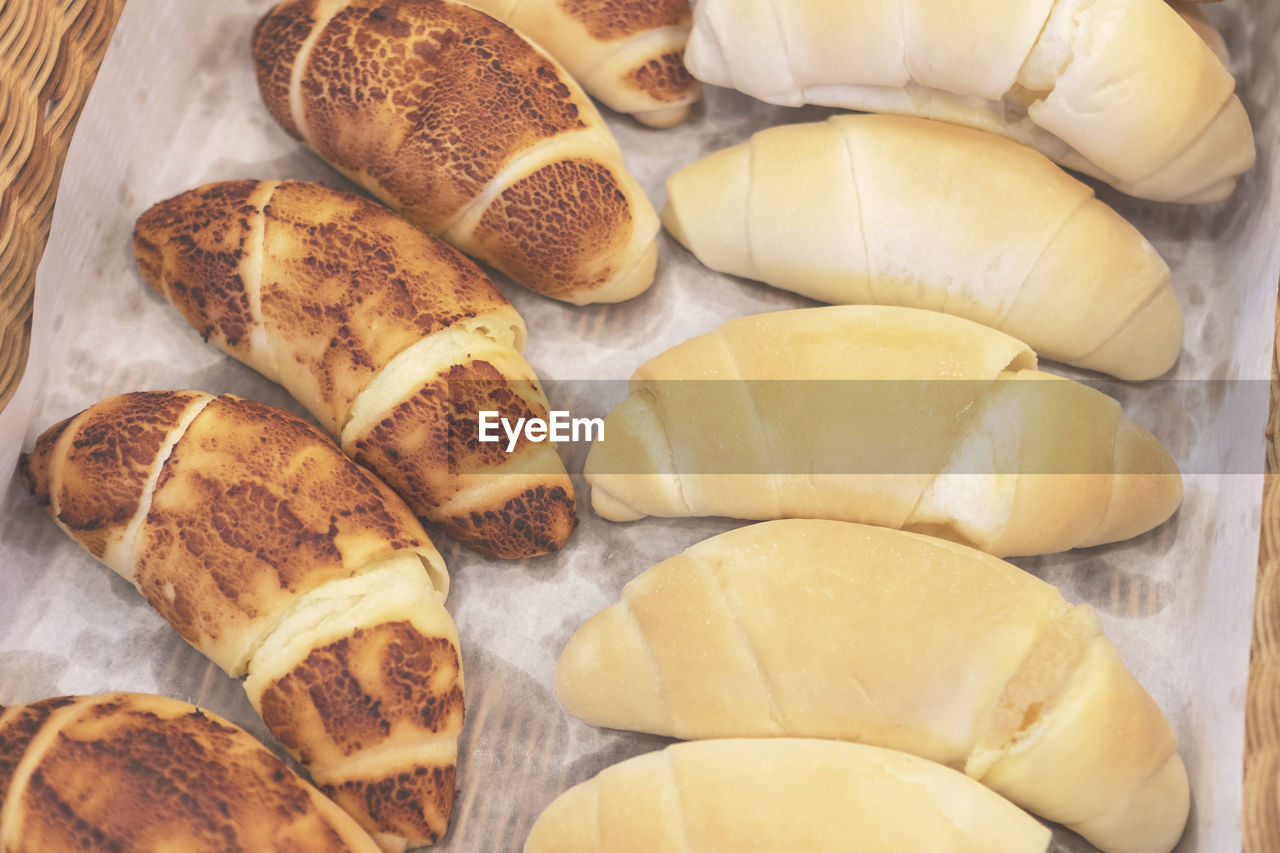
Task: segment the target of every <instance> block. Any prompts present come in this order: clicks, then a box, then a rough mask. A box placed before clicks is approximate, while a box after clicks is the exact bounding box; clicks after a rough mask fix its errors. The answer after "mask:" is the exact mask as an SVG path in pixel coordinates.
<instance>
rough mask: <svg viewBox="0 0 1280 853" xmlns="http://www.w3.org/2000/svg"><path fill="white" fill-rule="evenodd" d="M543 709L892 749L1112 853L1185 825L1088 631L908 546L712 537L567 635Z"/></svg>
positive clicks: (765, 530) (1123, 683)
mask: <svg viewBox="0 0 1280 853" xmlns="http://www.w3.org/2000/svg"><path fill="white" fill-rule="evenodd" d="M556 693H557V694H558V695H559V697H560V699H561V701H562V702H564V704H565V707H566V708H568V710H569V712H570V713H572V714H574V715H575V716H577V717H580V718H581V719H583V720H585V721H586V722H588V723H591V724H593V725H598V726H610V727H613V728H622V729H636V730H639V731H645V732H652V733H654V734H660V735H667V736H673V737H680V738H721V737H822V738H839V739H844V740H854V741H859V742H862V743H870V744H874V745H876V746H882V747H889V748H892V749H899V750H903V751H905V752H909V753H912V754H913V755H919V756H921V757H923V758H927V759H929V760H931V761H937V762H940V763H942V764H946V765H948V766H950V767H954V768H956V769H963V770H964V771H965V772H966V773H967V774H968V775H969V776H970V777H972V778H974V779H976V780H978V781H981V782H984V783H986V784H988V785H990V786H991V787H993V788H994V789H995V790H996V791H997V792H999V793H1000V794H1003V795H1004V796H1006V797H1008V798H1009V799H1010V800H1012V801H1013V802H1014V803H1016V804H1018V805H1020V806H1022V807H1023V808H1026V809H1030V810H1031V811H1034V812H1036V813H1038V814H1040V815H1041V816H1042V817H1046V818H1048V819H1050V820H1055V821H1059V822H1061V823H1065V824H1067V825H1068V826H1069V827H1070V828H1072V829H1075V830H1076V831H1077V832H1080V833H1081V834H1083V835H1084V836H1085V837H1086V838H1088V839H1089V840H1090V841H1091V842H1092V843H1094V844H1096V845H1097V846H1098V847H1099V848H1101V849H1102V850H1105V851H1115V853H1167V851H1168V850H1170V849H1172V847H1173V846H1174V844H1176V843H1177V841H1178V837H1179V836H1180V835H1181V833H1182V827H1183V825H1184V824H1185V823H1186V819H1187V810H1188V802H1189V794H1188V786H1187V775H1186V770H1185V768H1184V767H1183V765H1182V761H1181V760H1180V759H1179V757H1178V754H1177V742H1176V740H1175V738H1174V735H1173V732H1172V730H1171V729H1170V727H1169V723H1168V722H1167V721H1166V720H1165V718H1164V716H1163V715H1162V714H1161V712H1160V709H1159V707H1157V706H1156V704H1155V702H1153V701H1152V699H1151V697H1150V696H1148V695H1147V693H1146V691H1145V690H1143V689H1142V686H1141V685H1140V684H1138V682H1137V681H1136V680H1135V679H1134V677H1133V675H1131V674H1130V673H1129V671H1128V670H1127V669H1126V668H1125V666H1124V664H1123V663H1122V662H1121V661H1120V658H1119V656H1118V654H1117V653H1116V650H1115V648H1114V646H1112V644H1111V643H1110V641H1108V640H1107V639H1106V638H1105V637H1103V636H1102V632H1101V627H1100V626H1099V623H1098V618H1097V616H1096V615H1095V614H1094V612H1093V611H1092V610H1091V609H1090V608H1089V607H1088V606H1084V605H1081V606H1076V607H1073V606H1071V605H1070V604H1068V603H1067V602H1066V601H1064V600H1063V598H1062V595H1061V594H1060V593H1059V592H1058V590H1056V589H1055V588H1053V587H1052V586H1050V585H1049V584H1046V583H1044V582H1043V581H1040V580H1038V579H1036V578H1035V577H1034V576H1032V575H1030V574H1027V573H1026V572H1023V571H1022V570H1020V569H1018V568H1017V567H1015V566H1012V565H1010V564H1008V563H1005V562H1003V561H1001V560H998V559H996V558H995V557H991V556H988V555H987V554H984V553H982V552H980V551H975V550H973V549H971V548H966V547H964V546H962V545H956V544H954V543H951V542H946V541H943V540H940V539H932V538H929V537H926V536H920V535H918V534H914V533H903V532H901V531H896V530H886V529H884V528H879V527H867V526H864V525H858V524H848V523H845V522H839V521H811V520H794V519H793V520H786V521H770V522H765V523H763V524H755V525H751V526H748V527H744V528H739V529H737V530H731V531H729V532H728V533H723V534H721V535H719V536H715V537H712V538H711V539H708V540H706V541H705V542H701V543H699V544H697V545H695V546H693V547H692V548H689V549H688V550H687V551H685V552H684V553H682V554H679V555H677V556H675V557H672V558H671V559H669V560H665V561H663V562H662V563H659V564H658V565H656V566H654V567H653V568H651V569H649V570H648V571H646V572H645V573H644V574H642V575H640V576H639V577H638V578H636V579H635V580H633V581H632V582H631V583H629V584H627V586H626V587H625V588H624V589H623V591H622V600H621V601H620V602H619V603H617V604H614V605H612V606H611V607H608V608H606V609H605V610H603V611H602V612H600V613H597V614H596V615H595V616H593V617H592V618H591V619H589V620H588V621H587V622H586V623H585V624H584V625H583V626H582V627H581V628H579V629H578V631H577V633H575V634H574V635H573V637H572V639H570V640H569V643H568V645H567V646H566V647H565V649H564V653H563V655H562V656H561V658H560V663H559V665H558V666H557V668H556Z"/></svg>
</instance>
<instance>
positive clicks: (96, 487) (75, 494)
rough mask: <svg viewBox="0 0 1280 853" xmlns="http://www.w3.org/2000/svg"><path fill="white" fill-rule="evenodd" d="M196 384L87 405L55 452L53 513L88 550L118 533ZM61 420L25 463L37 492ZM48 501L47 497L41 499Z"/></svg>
mask: <svg viewBox="0 0 1280 853" xmlns="http://www.w3.org/2000/svg"><path fill="white" fill-rule="evenodd" d="M200 396H201V395H200V394H199V393H196V392H182V393H169V392H151V391H141V392H135V393H132V394H124V395H122V396H119V397H113V398H111V399H110V400H105V401H103V402H102V403H100V404H98V405H97V406H94V407H92V408H90V409H88V410H87V411H86V412H84V413H83V414H82V416H80V418H79V420H78V421H76V431H75V434H74V435H72V436H71V441H70V443H69V444H68V445H67V448H66V455H65V456H64V457H63V458H62V460H61V472H60V473H61V489H60V490H59V492H58V495H57V506H58V516H57V517H58V521H60V522H62V524H64V525H65V526H66V528H67V530H68V531H69V532H70V533H71V534H72V535H73V536H74V537H75V538H76V540H77V541H79V542H80V544H81V545H83V546H84V547H85V548H86V549H87V550H88V551H89V553H91V554H93V556H95V557H97V558H99V559H101V558H102V557H103V556H104V553H105V551H106V546H107V543H108V541H109V540H111V539H112V538H116V537H118V536H120V535H121V534H122V533H123V531H124V528H125V526H126V525H128V523H129V520H130V519H131V518H133V516H134V513H136V512H137V511H138V505H139V501H141V499H142V496H143V492H144V490H145V487H146V484H147V481H148V479H149V478H150V476H151V471H152V468H153V467H154V464H155V457H156V454H157V453H159V452H160V448H161V447H162V446H163V445H164V442H165V440H166V439H167V438H168V436H169V433H170V431H171V430H172V429H173V427H174V425H175V424H176V423H177V422H178V419H179V417H180V416H181V414H182V412H183V411H184V410H185V409H186V408H187V407H188V406H189V405H191V403H192V402H193V401H195V400H196V399H197V398H198V397H200ZM66 424H67V422H66V421H64V422H63V423H62V424H59V425H58V426H55V427H53V428H52V429H51V430H49V431H48V432H46V433H45V435H43V436H41V438H40V441H39V442H38V443H37V445H36V450H35V453H34V456H35V457H38V458H39V459H41V460H42V461H40V462H39V463H32V464H31V465H30V467H29V468H28V471H29V472H30V475H31V476H32V478H33V479H32V482H33V483H34V484H35V488H34V490H35V491H36V493H37V495H40V494H42V493H44V492H45V490H46V489H47V488H48V485H47V479H46V480H45V481H44V483H36V482H35V477H36V475H37V472H44V473H42V474H40V476H41V477H45V478H47V477H48V473H47V472H48V466H49V462H48V460H47V456H48V454H49V453H50V452H51V451H52V450H53V447H54V445H55V444H56V442H57V438H58V436H59V435H60V434H61V432H62V430H63V429H64V428H65V426H66ZM46 506H47V504H46Z"/></svg>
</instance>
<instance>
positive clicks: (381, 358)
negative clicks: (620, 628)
mask: <svg viewBox="0 0 1280 853" xmlns="http://www.w3.org/2000/svg"><path fill="white" fill-rule="evenodd" d="M133 245H134V254H135V256H136V258H137V261H138V268H139V269H140V270H141V271H142V274H143V276H144V277H145V278H146V280H147V281H148V282H149V283H150V284H151V286H152V287H154V288H155V289H156V290H157V291H159V292H160V294H162V295H163V296H164V297H165V298H167V299H168V300H169V301H170V302H172V303H173V304H174V305H175V306H176V307H177V308H178V310H179V311H181V312H182V315H183V316H184V317H186V318H187V321H188V322H190V323H191V325H192V326H194V327H195V328H196V330H197V331H199V332H200V334H201V335H203V336H204V337H205V339H206V340H209V341H211V342H212V343H214V344H215V345H217V346H218V347H219V348H220V349H222V350H223V351H225V352H227V353H230V354H231V355H233V356H235V357H236V358H238V359H240V360H241V361H243V362H244V363H245V364H248V365H249V366H250V367H253V368H254V369H256V370H258V371H259V372H260V373H262V374H263V375H265V376H267V377H268V378H270V379H273V380H274V381H276V382H279V383H280V384H282V385H284V387H285V388H287V389H288V390H289V392H290V393H292V394H293V396H294V397H295V398H297V400H298V402H300V403H302V404H303V405H304V406H305V407H306V408H307V409H308V410H309V411H310V412H311V413H312V414H313V415H315V417H316V419H317V420H318V421H320V423H321V424H323V425H324V426H325V428H326V429H328V430H329V431H330V432H331V433H332V434H333V435H334V436H337V437H338V438H339V439H340V442H341V444H342V448H343V450H345V451H346V452H347V454H348V455H350V456H351V457H352V458H353V459H355V460H356V461H357V462H359V463H360V464H361V465H364V466H365V467H367V468H369V469H370V470H372V471H373V472H374V473H375V474H377V475H378V476H379V477H381V478H382V479H383V480H384V481H385V482H386V483H387V484H388V485H390V486H391V487H392V488H393V489H394V490H395V491H396V492H397V493H399V494H400V496H401V497H402V498H404V499H405V501H406V502H407V503H408V504H409V506H410V508H412V509H413V510H414V512H416V513H417V514H418V515H419V516H420V517H422V518H424V519H427V520H428V521H431V522H433V523H435V524H437V525H439V526H440V527H441V528H442V529H443V530H444V531H445V532H446V533H448V534H449V535H451V536H453V537H455V538H457V539H460V540H461V541H463V542H466V543H467V544H468V545H470V546H472V547H473V548H475V549H477V550H479V551H482V552H484V553H486V554H492V555H494V556H498V557H510V558H516V557H532V556H536V555H538V554H545V553H547V552H548V551H553V550H555V549H556V548H559V547H560V546H561V545H563V544H564V542H565V540H566V539H568V537H569V534H570V533H571V532H572V531H573V527H574V524H575V523H576V517H575V511H574V509H575V508H574V497H573V484H572V482H571V481H570V480H569V476H568V475H567V474H566V473H565V470H564V465H563V464H562V463H561V461H560V457H559V456H558V455H557V454H556V450H555V447H554V446H553V445H551V444H549V443H533V442H529V441H526V440H524V439H523V438H522V439H521V441H520V443H519V444H518V445H517V446H516V447H515V449H514V450H513V451H512V452H510V453H507V452H505V451H506V447H505V445H499V444H479V443H477V442H476V433H477V418H478V412H479V411H480V410H485V409H488V410H493V411H500V412H502V413H503V415H504V416H505V417H509V418H511V419H512V422H514V421H515V419H516V418H518V417H540V418H544V419H545V418H546V417H547V409H548V404H547V398H546V396H545V395H544V394H543V393H542V390H541V389H540V388H539V387H538V384H537V377H536V376H535V375H534V372H533V368H531V367H530V366H529V364H528V363H527V362H526V361H525V360H524V358H523V357H522V356H521V354H520V353H521V351H522V350H523V349H524V341H525V327H524V321H523V320H522V319H521V318H520V315H519V314H518V313H516V310H515V309H514V308H512V307H511V304H510V303H509V302H508V301H507V300H506V298H504V297H503V295H502V293H501V292H500V291H499V290H498V289H497V288H496V287H495V286H494V285H493V283H492V282H491V281H489V279H488V278H487V277H486V276H485V275H484V273H482V272H481V271H480V268H479V267H477V266H476V265H475V264H474V263H472V262H471V261H469V260H467V258H465V257H463V256H462V255H461V254H459V253H458V252H457V251H455V250H454V249H452V248H450V247H449V246H448V245H446V244H445V243H443V242H442V241H440V240H438V239H436V238H435V237H431V236H430V235H427V234H423V233H422V232H421V231H419V230H418V229H416V228H414V227H413V226H412V225H410V224H409V223H408V222H405V221H404V220H403V219H401V218H400V217H398V216H396V215H395V214H394V213H392V212H390V211H388V210H387V209H385V208H383V207H379V206H378V205H376V204H374V203H373V202H371V201H367V200H365V199H362V198H360V197H358V196H354V195H351V194H349V193H343V192H338V191H337V190H332V189H329V188H328V187H324V186H321V185H319V184H308V183H299V182H296V181H283V182H281V181H262V182H255V181H230V182H226V183H217V184H209V185H207V186H204V187H201V188H199V189H196V190H192V191H190V192H186V193H183V194H182V195H180V196H177V197H176V198H172V199H169V200H168V201H165V202H162V203H160V204H157V205H156V206H154V207H152V208H151V209H150V210H148V211H147V212H146V213H144V214H143V215H142V216H141V217H140V218H139V219H138V224H137V227H136V228H135V229H134V235H133Z"/></svg>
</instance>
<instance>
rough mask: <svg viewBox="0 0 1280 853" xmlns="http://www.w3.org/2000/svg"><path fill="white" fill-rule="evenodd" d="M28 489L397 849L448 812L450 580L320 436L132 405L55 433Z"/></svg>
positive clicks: (196, 405)
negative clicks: (234, 684) (238, 683)
mask: <svg viewBox="0 0 1280 853" xmlns="http://www.w3.org/2000/svg"><path fill="white" fill-rule="evenodd" d="M22 473H23V478H24V479H25V481H26V482H27V484H28V486H29V487H30V488H31V490H32V491H33V492H35V495H36V498H37V499H38V500H39V502H40V503H41V504H42V505H43V506H44V507H45V508H46V509H47V510H48V511H49V514H50V515H52V516H53V518H54V520H55V521H56V522H57V523H58V526H59V527H61V528H62V529H63V530H64V531H66V532H67V533H68V534H69V535H71V536H72V537H73V538H75V539H76V540H77V541H78V542H80V544H82V545H84V547H85V548H87V549H88V550H89V552H90V553H92V554H93V555H94V556H95V557H97V558H98V559H99V560H101V561H102V562H104V563H106V564H107V565H108V566H110V567H111V568H112V569H113V570H114V571H115V572H116V573H117V574H119V575H120V576H121V577H123V578H125V579H126V580H128V581H129V582H130V583H132V584H133V585H134V586H135V587H136V588H137V589H138V591H139V592H141V593H142V595H143V596H144V597H145V598H146V599H147V601H148V602H149V603H150V604H151V606H152V607H154V608H155V609H156V610H157V611H159V612H160V615H162V616H164V617H165V619H167V620H168V621H169V623H170V624H171V625H172V626H173V627H174V629H175V630H176V631H177V632H178V633H179V634H181V635H182V637H183V639H185V640H186V641H187V642H189V643H191V645H193V646H195V647H196V648H197V649H198V650H200V651H201V652H203V653H204V654H205V655H207V656H208V657H209V659H210V660H212V661H213V662H214V663H215V664H217V665H218V666H219V667H221V668H222V669H223V670H225V671H226V672H227V674H228V675H232V676H238V675H241V674H244V673H245V672H246V671H247V672H248V679H247V680H246V682H245V689H246V690H247V692H248V694H249V699H250V701H252V702H253V705H254V707H255V708H256V709H257V710H258V713H260V714H261V715H262V717H263V719H264V720H265V721H266V723H267V726H268V728H270V729H271V731H272V733H273V734H275V736H276V737H277V738H278V739H279V740H280V742H281V743H283V744H284V746H285V747H286V748H287V749H288V750H289V752H290V753H291V754H292V755H293V756H294V757H295V758H297V759H298V760H299V761H300V762H301V763H302V764H303V765H304V766H305V767H306V768H307V770H308V771H309V772H310V773H311V776H312V779H313V780H314V781H315V782H316V784H317V785H318V786H319V787H320V789H321V790H322V791H323V792H324V793H326V794H327V795H329V796H330V797H332V798H333V799H334V801H335V802H337V803H338V805H340V806H342V807H343V808H344V809H346V810H347V811H348V812H350V813H351V815H352V816H353V817H355V818H356V820H357V821H359V822H360V825H361V826H363V827H365V828H366V829H367V830H369V831H370V833H371V834H373V835H374V836H375V838H376V839H377V840H378V842H379V843H380V844H381V845H382V846H383V847H384V848H386V849H388V850H396V849H403V848H404V847H405V846H406V844H410V845H417V844H428V843H431V842H433V841H435V840H436V839H438V838H439V837H440V836H441V835H442V834H443V833H444V831H445V828H446V826H447V825H448V820H449V812H450V810H451V809H452V807H453V798H454V774H455V767H456V763H457V738H458V733H459V730H460V729H461V728H462V715H463V707H462V702H463V695H462V689H463V682H462V669H461V659H460V657H459V654H458V636H457V629H456V628H455V627H454V624H453V620H452V619H451V618H450V617H449V614H448V613H447V612H446V611H445V609H444V597H445V594H446V592H447V591H448V586H449V582H448V574H447V572H446V571H445V567H444V564H443V562H442V561H441V560H440V555H439V554H438V553H437V552H436V550H435V548H433V547H432V546H431V542H430V540H428V539H427V536H426V533H425V532H423V530H422V527H421V525H419V524H418V522H417V520H416V519H415V518H414V517H413V514H412V513H411V512H410V511H409V508H408V507H406V506H405V505H404V503H403V502H401V501H400V500H399V499H398V498H397V497H396V496H395V495H394V494H392V493H391V491H390V490H389V489H388V488H387V487H386V486H385V485H383V484H382V483H381V482H379V481H378V480H377V479H376V478H374V477H373V476H372V475H370V474H369V473H368V472H367V471H365V470H364V469H362V468H360V467H359V466H357V465H356V464H355V463H353V462H351V461H350V460H349V459H347V458H346V457H345V456H343V455H342V453H341V452H339V450H338V448H337V447H336V446H335V445H334V444H333V443H332V442H331V441H329V440H328V439H327V438H325V436H324V435H323V434H322V433H321V432H320V431H319V430H318V429H316V428H315V427H313V426H311V425H310V424H308V423H306V422H305V421H303V420H302V419H300V418H298V417H296V416H294V415H290V414H288V413H286V412H282V411H279V410H278V409H273V408H271V407H270V406H264V405H262V404H260V403H253V402H249V401H247V400H242V399H240V398H238V397H233V396H230V395H226V396H222V397H211V396H210V395H208V394H204V393H201V392H198V391H172V392H138V393H133V394H125V395H122V396H120V397H113V398H110V399H108V400H104V401H102V402H101V403H98V404H96V405H94V406H92V407H90V408H89V409H87V410H85V411H84V412H81V413H80V414H78V415H75V416H74V417H71V418H69V419H67V420H65V421H63V422H62V423H60V424H57V425H56V426H54V427H51V428H50V429H49V430H47V431H46V432H45V433H44V434H43V435H41V436H40V438H39V439H38V440H37V442H36V446H35V449H34V451H33V452H32V453H31V454H30V455H29V456H26V457H24V459H23V462H22Z"/></svg>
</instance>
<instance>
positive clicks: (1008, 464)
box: [586, 306, 1182, 556]
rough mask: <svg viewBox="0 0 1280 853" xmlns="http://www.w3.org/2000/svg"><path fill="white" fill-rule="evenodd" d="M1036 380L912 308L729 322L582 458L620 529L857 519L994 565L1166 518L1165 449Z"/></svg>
mask: <svg viewBox="0 0 1280 853" xmlns="http://www.w3.org/2000/svg"><path fill="white" fill-rule="evenodd" d="M1035 366H1036V357H1035V353H1033V352H1032V351H1031V350H1029V349H1028V348H1027V347H1026V345H1025V344H1023V343H1021V342H1020V341H1017V340H1015V339H1013V338H1011V337H1009V336H1008V335H1005V334H1002V333H1001V332H997V331H994V330H992V329H988V328H986V327H985V326H979V325H978V324H976V323H971V322H969V321H968V320H962V319H960V318H958V317H952V316H949V315H947V314H938V313H935V312H932V311H921V310H919V309H914V308H882V307H874V306H837V307H831V308H809V309H804V310H797V311H782V312H778V313H775V314H760V315H756V316H753V317H742V318H739V319H737V320H731V321H730V322H728V323H725V324H724V325H722V326H721V327H720V328H719V329H716V330H715V331H712V332H710V333H708V334H705V335H701V336H699V337H696V338H693V339H691V340H689V341H685V342H684V343H682V344H679V345H677V346H675V347H673V348H672V349H670V350H667V351H666V352H665V353H662V354H660V355H658V356H656V357H655V358H653V359H651V360H650V361H648V362H647V363H645V364H643V365H641V366H640V368H639V369H637V370H636V372H635V374H634V375H633V376H632V379H631V393H630V395H629V396H628V397H627V398H626V399H624V400H623V401H622V402H621V403H619V404H618V406H617V407H616V408H615V409H614V410H613V412H612V413H610V414H609V416H608V417H607V418H606V419H605V422H604V436H605V437H604V440H603V441H598V442H596V443H595V444H594V445H592V447H591V452H590V453H589V454H588V455H587V462H586V475H587V481H588V482H589V483H590V484H591V503H592V506H593V507H594V508H595V510H596V512H597V513H599V514H600V515H602V516H604V517H605V518H608V519H612V520H614V521H630V520H632V519H636V518H641V517H643V516H646V515H659V516H701V515H722V516H729V517H732V518H747V519H759V520H763V519H771V518H830V519H835V520H838V521H856V522H861V523H864V524H875V525H879V526H882V527H893V528H898V529H903V530H916V531H920V532H924V533H930V534H933V535H935V536H943V537H946V538H948V539H953V540H956V541H958V542H962V543H964V544H967V545H972V546H974V547H977V548H980V549H982V550H984V551H986V552H988V553H990V554H995V555H997V556H1007V555H1026V554H1047V553H1052V552H1055V551H1063V550H1066V549H1069V548H1080V547H1084V546H1088V545H1097V544H1101V543H1103V542H1114V541H1118V540H1120V539H1127V538H1129V537H1131V536H1136V535H1138V534H1139V533H1142V532H1144V531H1146V530H1150V529H1151V528H1153V527H1155V526H1156V525H1158V524H1160V523H1161V522H1163V521H1164V520H1165V519H1167V518H1168V517H1169V516H1170V515H1171V514H1172V513H1173V511H1174V510H1175V509H1176V508H1177V506H1178V504H1179V502H1180V501H1181V500H1182V479H1181V477H1180V476H1179V474H1178V469H1177V466H1176V465H1175V464H1174V462H1173V460H1172V459H1171V458H1170V457H1169V454H1168V452H1167V451H1166V450H1165V449H1164V447H1163V446H1162V445H1161V444H1160V443H1159V442H1158V441H1157V440H1156V439H1155V438H1154V437H1153V436H1152V435H1151V434H1150V433H1149V432H1147V431H1146V430H1145V429H1143V428H1142V427H1140V426H1138V425H1137V424H1135V423H1134V422H1132V421H1130V420H1129V419H1128V418H1126V417H1125V416H1124V413H1123V412H1122V411H1121V410H1120V406H1119V405H1118V404H1117V403H1116V401H1115V400H1112V399H1111V398H1110V397H1107V396H1106V395H1105V394H1102V393H1100V392H1098V391H1095V390H1093V389H1092V388H1089V387H1087V386H1085V385H1081V384H1080V383H1077V382H1071V381H1068V380H1066V379H1061V378H1059V377H1055V376H1052V375H1050V374H1047V373H1041V372H1040V371H1038V370H1036V369H1035ZM777 380H786V381H777ZM802 380H807V381H802Z"/></svg>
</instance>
